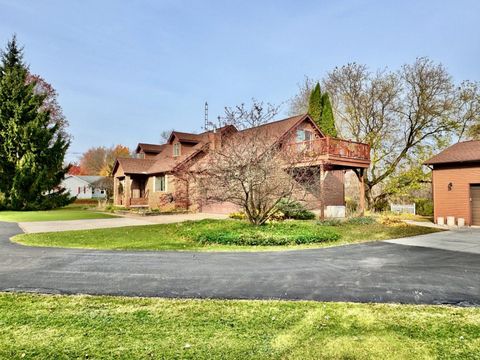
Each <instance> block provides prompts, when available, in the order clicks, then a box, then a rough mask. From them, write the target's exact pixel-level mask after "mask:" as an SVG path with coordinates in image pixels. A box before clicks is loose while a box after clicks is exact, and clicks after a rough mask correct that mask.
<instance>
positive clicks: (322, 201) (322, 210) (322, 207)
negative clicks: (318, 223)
mask: <svg viewBox="0 0 480 360" xmlns="http://www.w3.org/2000/svg"><path fill="white" fill-rule="evenodd" d="M324 176H325V166H324V165H323V163H321V164H320V219H321V220H325V195H324V191H323V190H324V189H323V179H324Z"/></svg>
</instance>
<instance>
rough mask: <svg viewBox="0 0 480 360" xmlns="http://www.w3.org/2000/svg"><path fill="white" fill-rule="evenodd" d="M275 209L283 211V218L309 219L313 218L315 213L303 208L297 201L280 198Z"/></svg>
mask: <svg viewBox="0 0 480 360" xmlns="http://www.w3.org/2000/svg"><path fill="white" fill-rule="evenodd" d="M277 211H279V212H281V213H283V215H284V217H285V219H295V220H311V219H315V214H314V213H313V212H311V211H309V210H307V209H306V208H305V206H303V205H302V204H301V203H300V202H298V201H291V200H287V199H282V200H280V202H279V203H278V204H277Z"/></svg>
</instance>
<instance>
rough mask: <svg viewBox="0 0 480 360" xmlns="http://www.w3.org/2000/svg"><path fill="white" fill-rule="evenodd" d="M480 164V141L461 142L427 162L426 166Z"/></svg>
mask: <svg viewBox="0 0 480 360" xmlns="http://www.w3.org/2000/svg"><path fill="white" fill-rule="evenodd" d="M465 162H480V140H471V141H464V142H459V143H457V144H455V145H452V146H450V147H448V148H446V149H445V150H443V151H442V152H441V153H439V154H438V155H436V156H434V157H432V158H431V159H429V160H427V161H425V163H424V164H426V165H436V164H451V163H465Z"/></svg>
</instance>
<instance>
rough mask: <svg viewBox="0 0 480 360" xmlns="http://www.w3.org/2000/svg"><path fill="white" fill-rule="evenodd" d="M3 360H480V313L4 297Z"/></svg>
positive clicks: (0, 313)
mask: <svg viewBox="0 0 480 360" xmlns="http://www.w3.org/2000/svg"><path fill="white" fill-rule="evenodd" d="M0 358H2V359H21V358H24V359H73V358H75V359H100V358H102V359H112V358H115V359H179V358H182V359H186V358H188V359H437V358H441V359H480V309H479V308H458V307H447V306H418V305H417V306H415V305H394V304H354V303H320V302H309V301H231V300H230V301H229V300H167V299H147V298H124V297H107V296H106V297H99V296H55V295H32V294H7V293H3V294H2V293H0Z"/></svg>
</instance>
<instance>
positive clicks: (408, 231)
mask: <svg viewBox="0 0 480 360" xmlns="http://www.w3.org/2000/svg"><path fill="white" fill-rule="evenodd" d="M435 231H438V230H436V229H431V228H427V227H418V226H407V225H405V224H402V225H400V226H399V225H393V226H387V225H381V224H378V223H375V224H369V225H358V224H342V225H339V226H326V225H318V223H317V222H315V221H287V222H283V223H275V224H272V225H268V226H267V227H265V228H262V229H259V230H258V231H257V230H252V228H251V226H250V225H248V224H247V223H246V222H243V221H238V220H202V221H195V222H193V221H187V222H183V223H176V224H162V225H147V226H133V227H123V228H114V229H97V230H83V231H68V232H56V233H40V234H22V235H17V236H15V237H14V238H13V241H16V242H19V243H21V244H25V245H31V246H56V247H71V248H90V249H116V250H199V251H228V250H230V251H232V250H235V251H237V250H250V251H257V250H281V249H305V248H315V247H322V246H332V245H341V244H351V243H356V242H362V241H368V240H385V239H391V238H399V237H405V236H413V235H419V234H427V233H431V232H435ZM252 232H262V233H265V232H268V233H269V234H270V235H272V236H279V237H282V238H283V237H287V238H293V239H294V238H296V237H299V236H312V235H313V236H315V234H316V233H318V232H320V233H321V234H323V233H325V232H334V233H336V234H338V235H340V239H338V240H334V241H322V242H319V243H314V244H303V245H284V246H236V245H222V244H204V243H201V242H200V241H198V239H201V238H202V237H203V236H204V235H205V234H212V233H215V234H241V235H242V236H249V234H251V233H252Z"/></svg>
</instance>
